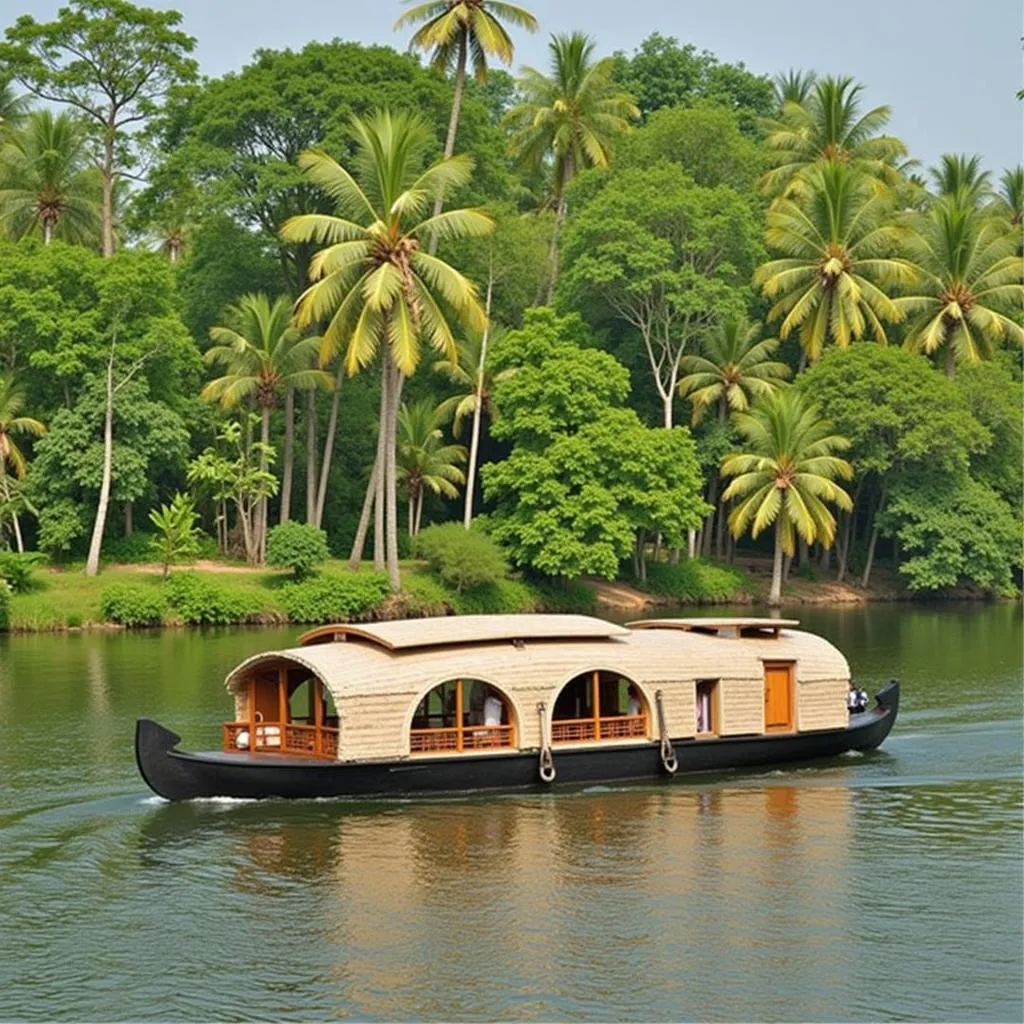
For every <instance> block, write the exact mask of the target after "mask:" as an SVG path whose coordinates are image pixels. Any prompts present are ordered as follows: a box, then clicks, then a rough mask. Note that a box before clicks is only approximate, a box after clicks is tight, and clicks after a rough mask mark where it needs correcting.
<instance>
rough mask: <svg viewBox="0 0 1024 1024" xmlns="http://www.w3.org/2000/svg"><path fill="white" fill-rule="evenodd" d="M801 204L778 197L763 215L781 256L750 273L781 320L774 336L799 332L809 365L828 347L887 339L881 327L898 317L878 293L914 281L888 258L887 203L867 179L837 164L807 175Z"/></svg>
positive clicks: (902, 263)
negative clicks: (868, 337) (867, 337)
mask: <svg viewBox="0 0 1024 1024" xmlns="http://www.w3.org/2000/svg"><path fill="white" fill-rule="evenodd" d="M805 181H806V184H807V187H808V194H807V197H806V200H805V202H804V204H798V203H797V202H795V201H794V200H792V199H781V200H780V201H779V202H778V203H777V204H776V205H775V206H774V207H773V208H772V209H770V210H769V211H768V214H767V230H766V231H765V238H766V240H767V241H768V243H769V245H771V246H773V247H774V248H775V249H778V250H779V251H780V252H782V253H783V254H784V256H783V258H782V259H777V260H771V261H770V262H768V263H765V264H762V265H761V266H760V267H758V268H757V271H756V272H755V274H754V283H755V284H757V285H760V287H761V290H762V291H763V292H764V294H765V295H766V296H767V297H768V298H769V299H772V300H774V302H775V305H774V306H772V308H771V310H770V311H769V313H768V319H769V320H776V319H778V318H779V317H782V318H783V320H782V324H781V326H780V327H779V336H780V337H781V338H783V339H785V338H788V337H789V335H790V333H791V332H792V331H793V330H794V329H799V332H800V344H801V345H802V346H803V351H804V358H806V359H810V360H814V359H817V358H818V356H819V355H821V351H822V349H823V348H824V346H825V344H826V343H827V342H828V341H832V342H834V343H835V344H837V345H840V346H841V347H843V348H845V347H846V346H847V345H848V344H849V343H850V342H851V341H857V340H859V339H860V338H862V337H863V336H864V334H865V332H866V331H868V330H870V331H871V333H872V334H873V335H874V338H875V340H876V341H879V342H881V343H883V344H884V343H885V342H886V341H887V338H886V333H885V328H884V327H883V325H882V321H883V320H885V321H891V322H897V321H899V320H901V319H902V318H903V314H902V312H901V310H900V308H899V307H898V306H897V304H896V303H895V302H894V301H893V300H892V299H891V298H890V297H889V295H887V294H886V292H885V291H884V290H883V289H884V288H885V287H886V286H888V285H890V284H896V283H901V282H908V281H910V280H912V279H913V268H912V267H911V265H910V264H909V263H908V262H907V261H906V260H904V259H902V258H899V257H894V256H893V255H892V253H893V252H895V251H896V249H897V246H898V243H899V239H900V235H899V232H898V229H897V227H896V225H895V224H894V223H893V221H892V212H891V202H890V200H889V199H888V197H886V196H885V195H880V194H879V193H878V192H877V191H876V190H875V189H874V188H873V187H872V184H871V181H870V179H869V178H868V177H867V176H866V175H865V174H864V173H863V172H860V171H857V170H856V169H855V168H852V167H850V166H848V165H847V164H843V163H822V164H819V165H817V166H815V167H812V168H811V169H810V170H809V171H807V172H806V176H805Z"/></svg>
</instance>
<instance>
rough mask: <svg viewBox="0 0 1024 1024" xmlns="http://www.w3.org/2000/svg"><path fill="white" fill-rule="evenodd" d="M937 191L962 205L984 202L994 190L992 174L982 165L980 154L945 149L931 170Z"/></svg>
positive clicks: (975, 205)
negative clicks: (945, 151) (946, 150)
mask: <svg viewBox="0 0 1024 1024" xmlns="http://www.w3.org/2000/svg"><path fill="white" fill-rule="evenodd" d="M928 176H929V177H930V178H931V180H932V185H933V187H934V188H935V191H936V192H937V193H938V194H939V195H940V196H948V197H950V198H952V199H954V200H955V201H956V202H957V205H960V206H972V207H977V206H980V205H981V204H982V203H983V202H984V201H985V200H987V199H988V198H989V197H990V196H991V194H992V184H991V178H992V175H991V174H990V173H989V172H988V171H986V170H984V169H983V168H982V166H981V157H980V156H978V155H977V154H974V155H973V156H968V155H967V154H966V153H943V154H942V156H941V157H939V162H938V164H936V166H935V167H933V168H932V169H931V170H930V171H929V172H928Z"/></svg>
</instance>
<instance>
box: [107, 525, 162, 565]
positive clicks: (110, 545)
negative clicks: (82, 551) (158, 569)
mask: <svg viewBox="0 0 1024 1024" xmlns="http://www.w3.org/2000/svg"><path fill="white" fill-rule="evenodd" d="M156 540H157V538H156V535H155V534H153V533H147V532H146V531H145V530H135V531H133V532H132V534H131V535H130V536H128V537H110V538H106V537H105V538H104V539H103V561H104V562H107V563H108V564H113V565H141V564H142V563H144V562H152V561H153V545H154V543H155V542H156Z"/></svg>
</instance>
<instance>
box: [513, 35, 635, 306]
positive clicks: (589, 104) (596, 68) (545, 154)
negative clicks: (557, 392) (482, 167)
mask: <svg viewBox="0 0 1024 1024" xmlns="http://www.w3.org/2000/svg"><path fill="white" fill-rule="evenodd" d="M548 49H549V50H550V52H551V73H550V75H544V74H542V73H541V72H539V71H537V70H535V69H534V68H531V67H524V68H523V69H522V77H521V78H520V79H519V80H518V83H517V84H518V86H519V91H520V94H521V95H522V97H523V101H522V102H521V103H519V104H517V105H516V106H515V107H513V108H512V109H511V110H510V111H509V112H508V114H506V116H505V121H506V124H507V125H508V126H509V127H510V128H511V129H512V138H511V141H510V148H511V151H512V154H513V156H514V157H515V158H516V159H517V160H518V161H519V162H520V163H521V164H522V165H523V166H525V167H527V168H535V167H538V166H539V165H541V164H542V163H544V162H545V161H547V160H549V159H550V160H551V161H552V162H553V164H554V179H553V184H552V195H553V199H554V203H555V209H556V217H555V230H554V233H553V234H552V236H551V249H550V253H549V263H550V268H551V269H550V274H549V280H548V294H547V301H548V302H549V303H550V301H551V298H552V296H553V295H554V291H555V282H556V279H557V277H558V239H559V235H560V234H561V230H562V225H563V224H564V222H565V214H566V203H565V189H566V186H567V185H568V184H569V182H570V181H572V179H573V177H574V176H575V174H576V172H577V171H581V170H583V169H584V168H586V167H607V166H608V162H609V160H610V159H611V153H612V146H613V144H614V142H615V139H616V137H617V136H619V135H621V134H623V133H624V132H626V131H628V130H629V128H630V121H632V120H639V118H640V111H639V109H638V108H637V106H636V104H635V103H634V102H633V98H632V96H630V95H628V94H627V93H623V92H620V91H619V90H618V87H617V86H616V84H615V82H614V81H613V79H612V71H613V63H612V60H611V58H610V57H605V58H603V59H602V60H598V61H595V60H593V53H594V41H593V39H591V38H590V37H589V36H587V35H584V34H583V33H582V32H574V33H572V35H554V36H552V37H551V42H550V43H548Z"/></svg>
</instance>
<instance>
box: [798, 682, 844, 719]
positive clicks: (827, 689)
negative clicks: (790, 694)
mask: <svg viewBox="0 0 1024 1024" xmlns="http://www.w3.org/2000/svg"><path fill="white" fill-rule="evenodd" d="M847 688H848V680H845V679H832V680H828V679H823V680H816V681H813V682H809V681H800V682H798V683H797V692H796V696H797V701H796V727H797V729H798V730H799V731H800V732H812V731H813V730H815V729H842V728H844V727H845V726H846V723H847V721H848V720H849V714H848V712H847V710H846V694H847Z"/></svg>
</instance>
